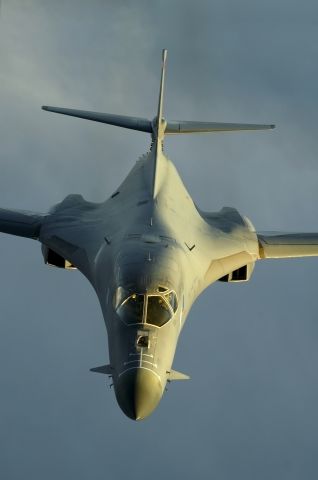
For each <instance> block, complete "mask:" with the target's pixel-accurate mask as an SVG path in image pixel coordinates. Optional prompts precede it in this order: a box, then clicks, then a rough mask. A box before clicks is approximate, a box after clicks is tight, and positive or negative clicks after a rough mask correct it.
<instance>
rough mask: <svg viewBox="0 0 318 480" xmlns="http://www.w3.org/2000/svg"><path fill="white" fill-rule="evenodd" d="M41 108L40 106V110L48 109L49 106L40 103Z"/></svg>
mask: <svg viewBox="0 0 318 480" xmlns="http://www.w3.org/2000/svg"><path fill="white" fill-rule="evenodd" d="M41 108H42V110H48V109H49V107H48V106H47V105H42V107H41Z"/></svg>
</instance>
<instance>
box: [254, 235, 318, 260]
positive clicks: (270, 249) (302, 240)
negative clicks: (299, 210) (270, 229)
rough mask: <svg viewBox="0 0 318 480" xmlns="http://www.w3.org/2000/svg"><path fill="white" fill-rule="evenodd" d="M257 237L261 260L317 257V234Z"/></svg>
mask: <svg viewBox="0 0 318 480" xmlns="http://www.w3.org/2000/svg"><path fill="white" fill-rule="evenodd" d="M257 236H258V242H259V256H260V258H261V259H264V258H295V257H315V256H318V233H285V234H274V235H271V234H264V235H263V234H257Z"/></svg>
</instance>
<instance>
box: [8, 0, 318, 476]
mask: <svg viewBox="0 0 318 480" xmlns="http://www.w3.org/2000/svg"><path fill="white" fill-rule="evenodd" d="M163 48H167V49H168V67H167V78H166V96H165V104H164V111H165V116H166V117H167V118H168V119H171V120H173V119H184V120H202V121H228V122H259V123H266V122H268V123H276V125H277V128H276V130H274V131H269V132H268V131H267V132H259V133H236V134H220V135H206V136H188V137H182V138H181V137H180V138H172V139H168V140H167V142H166V151H167V153H168V155H169V157H170V158H172V160H173V161H174V162H175V164H176V166H177V168H178V170H179V172H180V175H181V176H182V178H183V180H184V182H185V184H186V186H187V188H188V190H189V192H190V193H191V195H192V197H193V199H194V201H195V202H196V203H197V204H198V205H199V206H200V207H201V208H202V209H204V210H212V211H213V210H218V209H220V208H221V207H222V206H225V205H226V206H235V207H236V208H238V209H239V211H240V212H241V213H242V214H244V215H247V216H248V217H249V218H250V219H251V220H252V222H253V224H254V225H255V227H256V229H258V230H262V231H263V230H287V231H297V230H299V231H315V230H316V231H318V213H317V211H318V136H317V126H318V108H317V107H318V61H317V60H318V4H317V2H316V1H313V0H303V1H302V2H300V1H296V0H268V1H266V2H264V1H259V0H256V1H255V0H210V1H204V0H197V1H195V2H194V1H193V0H191V1H188V0H182V1H181V0H169V1H168V0H158V1H156V2H154V1H146V0H144V1H142V0H134V1H128V0H117V1H115V0H113V1H107V0H91V1H90V2H87V1H85V0H66V1H65V0H63V1H62V0H56V1H54V2H52V1H50V0H2V7H1V13H0V62H1V63H0V87H1V88H0V155H1V156H0V158H1V161H0V168H1V170H0V172H1V173H0V205H1V206H2V207H8V208H22V209H27V210H35V211H40V212H46V211H47V210H48V208H49V207H50V206H51V205H53V204H55V203H57V202H59V201H61V200H62V199H63V198H64V197H65V196H66V195H67V194H69V193H81V194H83V196H84V197H85V198H87V199H88V200H91V201H102V200H103V199H105V198H106V197H108V196H109V195H110V194H111V193H112V192H113V191H114V190H115V189H116V187H117V186H118V185H119V184H120V182H121V181H122V180H123V178H124V176H125V175H126V174H127V173H128V171H129V170H130V169H131V168H132V167H133V165H134V162H135V161H136V159H137V158H138V157H139V156H140V155H141V154H142V153H144V152H145V151H146V150H147V149H148V146H149V143H150V139H149V136H147V135H146V134H144V133H139V132H132V131H125V130H121V129H118V128H115V127H111V126H106V125H102V124H97V123H93V122H88V121H84V120H79V119H71V118H68V117H62V116H58V115H54V114H50V113H47V112H43V111H41V109H40V107H41V105H43V104H47V105H55V106H65V107H73V108H81V109H91V110H97V111H105V112H110V113H119V114H128V115H140V116H145V117H149V118H152V117H153V116H154V114H155V110H156V105H157V95H158V85H159V78H160V65H161V50H162V49H163ZM317 278H318V260H316V259H304V260H301V259H300V260H276V261H275V260H271V261H267V262H264V263H262V262H259V263H258V264H257V265H256V268H255V270H254V274H253V277H252V279H251V281H250V282H249V283H247V284H242V285H227V284H215V285H213V286H211V287H210V288H209V289H208V290H206V291H205V292H204V294H203V295H202V296H201V297H200V298H199V299H198V301H197V303H196V304H195V305H194V307H193V309H192V311H191V312H190V315H189V317H188V322H187V324H186V327H185V329H184V331H183V333H182V335H181V337H180V341H179V346H178V350H177V354H176V358H175V362H174V368H176V369H178V370H181V371H183V372H185V373H187V374H189V375H191V377H192V378H191V381H189V382H179V383H178V382H176V383H173V384H171V385H170V386H169V390H168V392H167V393H166V395H165V396H164V398H163V400H162V402H161V404H160V405H159V407H158V409H157V410H156V411H155V412H154V414H153V415H152V416H151V417H150V418H148V419H147V420H145V421H143V422H139V423H136V422H132V421H131V420H129V419H128V418H126V417H125V416H124V414H123V413H122V412H121V410H120V409H119V407H118V405H117V403H116V400H115V396H114V392H113V391H112V390H110V389H109V387H108V386H107V382H106V384H105V381H106V380H107V379H105V377H103V376H102V375H95V374H92V373H90V372H89V368H91V367H94V366H97V365H102V364H104V363H107V361H108V352H107V337H106V331H105V327H104V323H103V319H102V315H101V312H100V307H99V305H98V302H97V298H96V297H95V293H94V292H93V289H92V288H91V286H90V285H89V284H88V282H87V280H86V279H85V278H84V277H82V276H81V275H80V273H79V272H64V271H60V270H59V269H54V268H48V267H46V266H45V265H44V263H43V260H42V256H41V251H40V245H39V244H38V243H37V242H33V241H31V240H25V239H21V238H15V237H10V236H6V235H1V237H0V279H1V290H0V392H1V394H0V477H1V479H3V480H20V479H21V480H22V479H32V480H40V479H41V480H43V479H45V480H53V479H54V480H56V479H60V480H64V479H65V480H70V479H76V480H84V479H88V478H89V479H93V480H95V479H96V480H100V479H105V478H109V479H115V480H120V479H125V478H130V479H135V478H138V479H140V478H144V477H147V478H148V477H149V476H151V478H152V479H154V480H157V479H162V478H166V479H167V478H168V479H170V478H182V479H183V480H188V479H189V480H190V479H191V480H192V479H193V478H196V479H201V478H202V479H203V478H204V479H205V478H213V479H214V478H215V479H218V480H228V479H235V480H255V479H257V480H263V479H264V480H265V479H266V480H268V479H271V480H276V479H279V480H285V479H286V480H287V479H288V480H299V479H300V478H303V479H306V480H311V479H315V480H316V479H317V477H318V409H317V404H318V313H317V312H318V281H317Z"/></svg>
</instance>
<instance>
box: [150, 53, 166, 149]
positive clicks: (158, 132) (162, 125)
mask: <svg viewBox="0 0 318 480" xmlns="http://www.w3.org/2000/svg"><path fill="white" fill-rule="evenodd" d="M166 61H167V50H162V68H161V81H160V90H159V101H158V111H157V116H156V117H155V118H154V119H153V121H152V129H153V133H154V135H155V137H156V138H157V139H158V140H159V139H160V140H162V139H163V137H164V134H165V129H166V126H167V122H166V121H165V119H164V118H163V115H162V111H163V92H164V86H165V73H166Z"/></svg>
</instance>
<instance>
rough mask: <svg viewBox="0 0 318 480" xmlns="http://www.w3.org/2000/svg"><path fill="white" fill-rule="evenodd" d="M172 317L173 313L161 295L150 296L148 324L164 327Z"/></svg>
mask: <svg viewBox="0 0 318 480" xmlns="http://www.w3.org/2000/svg"><path fill="white" fill-rule="evenodd" d="M171 317H172V311H171V309H170V307H169V305H168V304H167V302H166V301H165V300H164V298H163V297H162V296H161V295H150V296H148V304H147V318H146V323H149V324H150V325H155V326H157V327H162V325H164V324H165V323H167V322H168V321H169V320H170V318H171Z"/></svg>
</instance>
